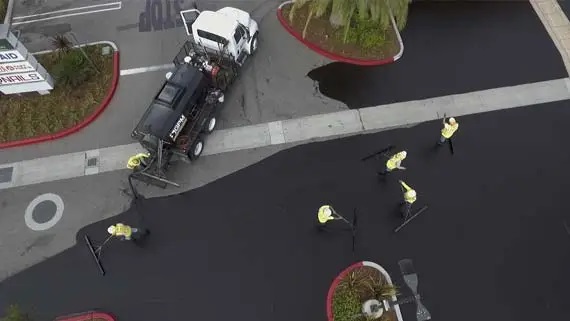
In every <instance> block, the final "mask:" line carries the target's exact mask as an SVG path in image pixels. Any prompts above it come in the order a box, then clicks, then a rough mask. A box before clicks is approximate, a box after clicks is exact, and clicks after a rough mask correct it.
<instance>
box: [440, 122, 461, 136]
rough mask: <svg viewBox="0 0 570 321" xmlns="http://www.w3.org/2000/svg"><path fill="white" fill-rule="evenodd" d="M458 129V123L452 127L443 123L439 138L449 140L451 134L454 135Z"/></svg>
mask: <svg viewBox="0 0 570 321" xmlns="http://www.w3.org/2000/svg"><path fill="white" fill-rule="evenodd" d="M458 128H459V123H457V122H456V123H455V124H453V125H450V124H448V123H445V124H444V125H443V129H442V130H441V136H443V137H445V138H447V139H449V138H451V136H453V134H454V133H455V131H457V129H458Z"/></svg>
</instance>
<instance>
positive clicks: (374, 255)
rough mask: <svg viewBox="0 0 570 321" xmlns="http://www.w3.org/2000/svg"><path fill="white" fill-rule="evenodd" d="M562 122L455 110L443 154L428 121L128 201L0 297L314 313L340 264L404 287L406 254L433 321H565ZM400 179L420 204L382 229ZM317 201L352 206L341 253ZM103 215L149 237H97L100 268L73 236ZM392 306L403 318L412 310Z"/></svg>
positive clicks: (135, 316) (127, 308)
mask: <svg viewBox="0 0 570 321" xmlns="http://www.w3.org/2000/svg"><path fill="white" fill-rule="evenodd" d="M569 118H570V108H569V102H567V101H564V102H559V103H552V104H546V105H537V106H532V107H527V108H518V109H514V110H506V111H499V112H493V113H488V114H480V115H474V116H469V117H461V118H459V119H458V120H459V122H460V128H459V131H458V133H457V134H456V137H455V141H454V145H455V146H454V147H455V155H453V156H452V155H451V154H450V151H449V149H447V147H442V148H440V149H439V150H434V148H433V146H434V142H435V141H436V140H437V138H438V134H439V129H440V126H441V123H440V122H430V123H424V124H420V125H418V126H416V127H413V128H409V129H397V130H392V131H388V132H382V133H378V134H372V135H364V136H355V137H351V138H345V139H339V140H334V141H328V142H318V143H311V144H308V145H303V146H299V147H294V148H291V149H289V150H286V151H283V152H280V153H278V154H276V155H274V156H271V157H269V158H267V159H265V160H263V161H261V162H260V163H258V164H256V165H252V166H250V167H248V168H246V169H243V170H241V171H239V172H236V173H234V174H232V175H229V176H227V177H225V178H223V179H220V180H218V181H216V182H214V183H211V184H209V185H207V186H205V187H203V188H199V189H196V190H192V191H190V192H187V193H184V194H181V195H176V196H171V197H165V198H158V199H149V200H144V201H142V203H141V204H140V207H141V208H140V211H141V213H142V215H143V217H144V221H143V222H142V223H141V222H140V220H139V219H137V216H136V214H135V210H134V209H133V208H131V210H129V211H128V212H126V213H124V214H122V215H120V216H118V217H114V218H112V219H109V220H106V221H103V222H98V223H96V224H94V225H90V226H87V227H86V228H84V229H83V230H82V231H80V232H79V234H78V235H77V240H78V244H77V245H75V246H74V247H72V248H70V249H69V250H67V251H65V252H63V253H61V254H59V255H57V256H55V257H52V258H49V259H47V260H46V261H44V262H43V263H40V264H38V265H36V266H33V267H31V268H29V269H27V270H25V271H23V272H22V273H20V274H17V275H15V276H13V277H12V278H10V279H7V280H6V281H5V282H3V283H0V302H1V305H6V304H10V303H17V304H20V305H22V307H23V308H24V309H26V310H28V311H30V312H31V313H32V316H33V317H34V319H35V320H50V319H53V318H54V317H56V316H57V315H64V314H68V313H75V312H81V311H85V310H92V309H99V310H104V311H107V312H111V313H113V314H115V315H116V316H117V317H118V319H119V320H138V321H155V320H159V319H160V320H173V319H178V318H180V317H181V316H187V317H188V318H191V319H196V320H225V319H228V318H232V319H239V320H242V319H244V320H245V319H249V320H283V321H285V320H287V321H290V320H325V319H326V314H325V298H326V294H327V290H328V287H329V285H330V283H331V281H332V280H333V278H334V277H335V276H336V275H337V274H338V273H339V272H340V271H341V270H342V269H344V268H345V267H346V266H348V265H349V264H351V263H354V262H356V261H359V260H370V261H374V262H376V263H379V264H381V265H382V266H384V267H385V268H386V269H387V270H388V272H389V273H391V275H392V278H393V279H394V281H395V282H396V283H397V284H398V285H400V287H401V290H402V291H403V292H404V294H408V293H409V292H408V290H407V288H405V286H404V285H403V283H402V279H401V277H400V275H399V271H398V267H397V262H398V260H400V259H403V258H411V259H412V260H413V261H414V264H415V268H416V271H417V272H418V274H419V280H420V292H421V294H422V297H423V302H424V304H425V305H426V306H427V307H428V309H430V311H431V313H432V316H433V319H434V320H442V321H456V320H464V321H476V320H477V321H478V320H483V319H485V320H501V321H515V320H516V321H535V320H568V319H570V309H569V308H568V305H567V289H568V288H570V274H569V273H568V271H570V231H569V229H570V214H569V213H570V204H569V203H568V200H567V191H568V181H570V170H569V169H568V164H569V163H570V149H568V148H567V137H569V135H570V127H569V126H568V119H569ZM389 144H395V145H397V146H399V147H401V148H404V149H406V150H407V151H408V158H407V159H406V160H405V161H404V162H403V166H405V167H407V168H408V169H407V170H406V171H404V172H398V173H394V174H393V176H391V177H389V178H388V179H387V180H386V181H385V182H378V181H377V179H376V177H375V172H376V171H377V170H379V169H380V168H381V162H380V161H379V160H376V161H374V160H371V161H368V162H361V161H360V158H361V157H363V156H365V155H367V154H368V153H371V152H374V151H376V150H378V149H381V148H384V147H385V146H387V145H389ZM400 178H401V179H404V180H405V181H406V182H407V183H408V184H410V185H411V186H412V187H414V188H415V189H416V190H417V192H418V193H419V198H418V201H417V205H418V206H417V207H416V208H419V206H422V205H423V204H427V205H429V209H428V210H427V211H426V212H424V213H423V214H422V215H420V216H419V217H418V218H417V219H416V220H414V221H413V222H411V223H410V224H409V225H408V226H407V227H405V228H404V229H403V230H402V231H401V232H399V233H398V234H394V233H393V229H394V228H395V227H396V226H397V225H398V224H399V222H400V220H399V218H398V217H397V215H396V213H395V211H396V208H397V204H398V202H399V201H400V198H401V193H400V188H399V187H398V184H397V179H400ZM325 203H327V204H331V205H333V206H334V207H335V208H336V210H337V211H338V212H340V213H341V214H344V215H345V216H347V217H348V218H350V217H351V216H352V212H353V208H357V209H358V213H359V218H358V223H359V227H358V231H359V232H358V237H357V251H356V253H355V254H353V253H351V241H350V235H349V233H347V232H342V231H341V232H337V233H324V234H322V233H321V234H319V233H318V232H316V231H315V229H314V223H315V220H316V212H317V209H318V208H319V206H321V205H322V204H325ZM66 215H80V213H66ZM64 219H65V218H64ZM116 222H124V223H127V224H132V225H135V226H136V225H145V226H146V227H148V228H150V230H151V231H152V234H151V235H150V237H149V238H148V239H147V240H146V243H145V244H144V247H142V248H137V247H136V246H134V245H132V244H130V243H121V242H119V241H115V242H113V243H111V244H109V246H108V247H106V248H105V249H104V250H103V263H104V265H105V267H106V269H107V271H108V274H107V276H105V277H102V276H100V275H99V272H98V271H97V268H96V266H95V263H94V262H93V261H92V258H91V254H90V253H89V251H88V249H87V247H86V246H85V244H84V243H83V235H84V234H85V233H88V234H89V236H90V237H91V238H92V239H93V240H99V241H100V240H103V239H104V238H105V237H106V229H107V226H108V225H110V224H113V223H116ZM0 308H2V307H1V306H0ZM403 312H404V319H405V320H414V318H415V312H414V309H413V306H409V305H408V306H405V307H404V311H403Z"/></svg>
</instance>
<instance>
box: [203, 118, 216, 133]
mask: <svg viewBox="0 0 570 321" xmlns="http://www.w3.org/2000/svg"><path fill="white" fill-rule="evenodd" d="M217 124H218V120H217V119H216V117H214V116H212V117H210V118H208V121H207V122H206V128H204V132H206V134H210V133H211V132H213V131H214V129H215V128H216V125H217Z"/></svg>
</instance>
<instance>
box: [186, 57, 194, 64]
mask: <svg viewBox="0 0 570 321" xmlns="http://www.w3.org/2000/svg"><path fill="white" fill-rule="evenodd" d="M190 61H192V57H190V56H186V57H184V62H185V63H187V64H189V63H190Z"/></svg>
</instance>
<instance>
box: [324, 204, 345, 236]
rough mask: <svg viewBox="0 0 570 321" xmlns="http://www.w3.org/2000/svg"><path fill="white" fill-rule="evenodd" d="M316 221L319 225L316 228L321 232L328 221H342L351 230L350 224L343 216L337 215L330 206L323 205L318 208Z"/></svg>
mask: <svg viewBox="0 0 570 321" xmlns="http://www.w3.org/2000/svg"><path fill="white" fill-rule="evenodd" d="M317 219H318V220H319V223H320V224H319V226H318V228H319V229H320V230H323V229H324V227H325V226H326V225H327V223H328V222H329V221H334V220H342V221H344V222H345V223H346V224H348V226H350V227H351V228H353V226H352V223H350V222H349V221H348V220H347V219H346V218H345V217H344V216H342V215H340V214H338V213H337V212H336V211H335V210H334V208H333V207H332V206H330V205H323V206H321V207H320V208H319V211H318V212H317Z"/></svg>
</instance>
